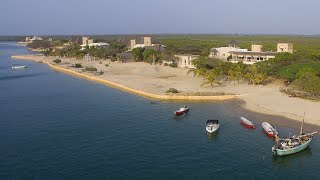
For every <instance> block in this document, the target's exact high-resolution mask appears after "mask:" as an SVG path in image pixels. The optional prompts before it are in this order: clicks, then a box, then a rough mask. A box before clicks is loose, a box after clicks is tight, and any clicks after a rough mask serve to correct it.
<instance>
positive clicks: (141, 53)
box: [32, 35, 320, 96]
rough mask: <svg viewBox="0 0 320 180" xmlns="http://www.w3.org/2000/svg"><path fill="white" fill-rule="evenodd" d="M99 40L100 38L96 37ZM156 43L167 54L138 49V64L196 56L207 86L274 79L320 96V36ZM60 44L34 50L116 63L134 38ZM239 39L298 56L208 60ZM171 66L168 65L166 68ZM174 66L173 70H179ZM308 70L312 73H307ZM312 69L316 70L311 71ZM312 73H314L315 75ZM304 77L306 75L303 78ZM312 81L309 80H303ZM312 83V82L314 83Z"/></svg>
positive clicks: (171, 38)
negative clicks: (287, 48) (97, 45)
mask: <svg viewBox="0 0 320 180" xmlns="http://www.w3.org/2000/svg"><path fill="white" fill-rule="evenodd" d="M94 38H96V39H97V38H99V37H94ZM152 38H153V41H154V42H158V43H161V44H164V45H165V46H166V50H165V51H164V52H161V53H160V52H156V51H154V50H150V49H144V48H136V49H134V50H133V51H132V56H133V58H134V60H135V61H144V62H148V63H152V62H161V60H167V61H168V60H172V61H174V57H173V55H174V54H195V55H201V57H200V58H199V59H198V60H196V61H195V62H194V64H195V66H196V69H191V70H190V72H189V73H194V75H196V76H199V77H202V79H203V85H205V84H208V85H211V86H214V85H220V84H221V83H222V82H224V81H226V80H227V81H233V82H234V84H235V85H236V84H237V83H241V82H243V81H245V82H247V83H249V84H252V85H256V84H265V83H267V82H269V80H270V79H283V81H289V82H292V83H291V85H289V86H288V88H291V89H295V90H301V91H305V92H309V93H311V94H313V95H314V96H318V95H320V91H317V88H319V89H320V87H318V86H316V83H314V82H317V83H318V80H319V74H320V37H319V36H298V35H297V36H293V35H292V36H290V35H286V36H283V35H281V36H280V35H236V36H231V35H153V36H152ZM57 39H58V40H60V41H55V42H54V43H51V44H48V43H43V44H41V45H39V44H34V45H32V46H33V47H39V46H43V47H49V48H48V50H47V51H46V52H45V54H46V55H55V56H63V57H77V58H83V56H84V55H85V54H87V53H89V54H90V55H92V56H94V57H99V58H102V59H103V58H107V57H113V59H115V60H121V57H120V56H116V54H117V53H119V52H123V51H124V50H125V48H126V46H125V43H127V42H128V40H129V39H130V36H116V35H113V36H105V37H104V36H101V39H104V40H106V39H108V42H110V43H111V42H112V43H111V44H112V45H111V47H110V48H108V50H101V49H89V48H87V49H86V50H84V51H80V50H79V46H78V45H76V44H72V45H71V46H69V47H67V48H64V49H61V50H53V49H51V47H54V46H58V45H61V44H63V43H64V42H65V41H64V38H57ZM232 39H235V40H237V41H238V42H240V44H239V46H240V47H241V48H247V49H250V48H251V45H252V44H261V45H263V50H264V51H276V46H277V43H281V42H289V43H292V44H293V45H294V53H293V54H289V53H279V54H277V56H276V58H274V59H273V60H269V61H264V62H260V63H256V64H255V65H254V66H248V65H244V64H241V63H238V64H231V63H228V62H222V61H219V60H216V59H210V58H208V54H209V52H210V49H211V48H214V47H221V46H227V45H228V43H229V42H230V40H232ZM166 65H168V64H166ZM176 65H177V64H176V63H173V64H171V65H170V66H172V67H175V66H176ZM306 69H308V71H307V70H306ZM311 69H312V70H311ZM311 72H312V73H311ZM301 74H303V75H301ZM305 77H308V78H309V79H308V80H306V79H304V80H303V78H305ZM310 79H311V80H312V81H310Z"/></svg>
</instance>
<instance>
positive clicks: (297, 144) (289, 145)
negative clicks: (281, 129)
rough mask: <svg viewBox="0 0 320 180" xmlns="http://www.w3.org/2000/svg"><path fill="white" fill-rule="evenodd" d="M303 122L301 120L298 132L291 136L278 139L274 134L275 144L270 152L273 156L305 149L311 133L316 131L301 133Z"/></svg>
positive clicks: (310, 138)
mask: <svg viewBox="0 0 320 180" xmlns="http://www.w3.org/2000/svg"><path fill="white" fill-rule="evenodd" d="M303 123H304V118H303V121H302V125H301V129H300V134H299V135H294V136H292V137H291V138H283V139H280V138H279V137H278V135H277V134H276V135H275V138H276V144H275V145H274V146H273V147H272V152H273V154H274V155H275V156H286V155H290V154H294V153H298V152H300V151H303V150H305V149H306V148H307V147H308V146H309V144H310V143H311V141H312V139H313V135H314V134H316V133H317V132H312V133H303V132H302V131H303Z"/></svg>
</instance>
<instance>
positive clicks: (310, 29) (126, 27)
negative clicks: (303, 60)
mask: <svg viewBox="0 0 320 180" xmlns="http://www.w3.org/2000/svg"><path fill="white" fill-rule="evenodd" d="M319 5H320V2H319V1H316V0H309V1H308V3H305V2H302V1H299V0H282V1H281V2H279V1H277V0H268V1H263V0H260V1H257V0H243V1H236V0H224V1H216V2H213V1H210V0H198V1H194V0H191V1H188V2H185V1H183V0H174V1H170V0H162V1H152V2H151V1H150V0H135V1H130V0H109V1H101V0H91V1H89V0H68V1H66V2H65V1H63V0H55V1H43V0H29V1H21V0H2V5H1V6H0V20H1V28H0V35H2V36H7V35H22V36H23V35H85V34H90V35H121V34H228V35H230V34H241V35H319V34H320V33H319V32H320V25H319V24H317V23H315V22H317V17H320V12H319V11H318V10H317V7H319Z"/></svg>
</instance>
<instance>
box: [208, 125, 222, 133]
mask: <svg viewBox="0 0 320 180" xmlns="http://www.w3.org/2000/svg"><path fill="white" fill-rule="evenodd" d="M219 127H220V126H218V127H217V128H211V127H206V131H207V133H215V132H217V131H218V130H219Z"/></svg>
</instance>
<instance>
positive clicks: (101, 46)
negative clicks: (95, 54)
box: [81, 42, 110, 49]
mask: <svg viewBox="0 0 320 180" xmlns="http://www.w3.org/2000/svg"><path fill="white" fill-rule="evenodd" d="M87 46H88V47H89V48H91V47H95V48H108V47H109V46H110V44H109V43H105V42H97V43H89V44H86V45H85V44H82V45H81V47H82V48H81V49H85V48H86V47H87Z"/></svg>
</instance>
